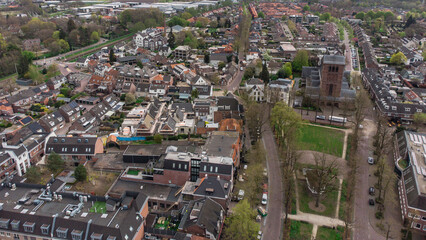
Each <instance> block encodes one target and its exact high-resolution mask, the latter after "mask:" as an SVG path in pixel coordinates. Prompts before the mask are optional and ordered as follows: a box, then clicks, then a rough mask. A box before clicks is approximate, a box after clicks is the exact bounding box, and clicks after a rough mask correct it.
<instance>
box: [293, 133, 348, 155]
mask: <svg viewBox="0 0 426 240" xmlns="http://www.w3.org/2000/svg"><path fill="white" fill-rule="evenodd" d="M300 130H301V131H300V137H299V147H300V149H301V150H312V151H318V152H324V153H327V154H331V155H334V156H337V157H342V151H343V140H344V137H345V134H344V133H343V132H342V131H339V130H334V129H330V128H323V127H317V126H312V125H302V127H301V128H300Z"/></svg>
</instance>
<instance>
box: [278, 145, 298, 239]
mask: <svg viewBox="0 0 426 240" xmlns="http://www.w3.org/2000/svg"><path fill="white" fill-rule="evenodd" d="M294 142H295V141H292V142H291V143H288V144H287V145H286V146H284V149H283V151H282V156H283V157H282V161H283V177H284V194H285V196H284V208H285V217H284V227H285V229H286V230H288V231H287V232H289V227H290V224H289V223H290V222H289V220H288V214H289V212H291V202H292V199H293V194H294V191H295V189H294V184H296V183H294V181H293V174H294V172H295V169H296V163H297V160H298V159H299V157H300V154H299V153H298V152H297V150H296V148H295V147H294V145H295V144H294Z"/></svg>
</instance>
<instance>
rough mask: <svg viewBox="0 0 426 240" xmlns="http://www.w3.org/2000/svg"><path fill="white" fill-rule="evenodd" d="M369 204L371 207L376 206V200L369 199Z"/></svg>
mask: <svg viewBox="0 0 426 240" xmlns="http://www.w3.org/2000/svg"><path fill="white" fill-rule="evenodd" d="M368 204H369V205H370V206H374V199H371V198H370V199H369V200H368Z"/></svg>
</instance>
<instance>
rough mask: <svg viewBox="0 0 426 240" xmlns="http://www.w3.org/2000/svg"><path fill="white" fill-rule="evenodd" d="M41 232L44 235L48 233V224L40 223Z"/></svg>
mask: <svg viewBox="0 0 426 240" xmlns="http://www.w3.org/2000/svg"><path fill="white" fill-rule="evenodd" d="M40 228H41V233H42V234H44V235H48V234H49V228H50V225H48V224H43V225H41V227H40Z"/></svg>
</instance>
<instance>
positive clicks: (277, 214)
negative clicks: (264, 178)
mask: <svg viewBox="0 0 426 240" xmlns="http://www.w3.org/2000/svg"><path fill="white" fill-rule="evenodd" d="M265 117H268V116H265ZM263 128H264V132H263V134H262V141H263V144H264V147H265V149H266V152H267V156H266V163H267V167H268V186H269V187H268V188H269V192H268V205H267V211H268V215H267V217H266V221H262V224H265V226H263V239H264V240H272V239H281V235H282V234H281V233H282V227H283V225H282V224H283V218H282V216H283V215H282V213H283V211H284V209H283V204H284V193H283V183H282V177H281V167H280V162H279V156H278V151H277V145H276V143H275V138H274V134H273V132H272V130H271V126H270V125H269V121H267V122H266V124H265V125H264V126H263Z"/></svg>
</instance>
